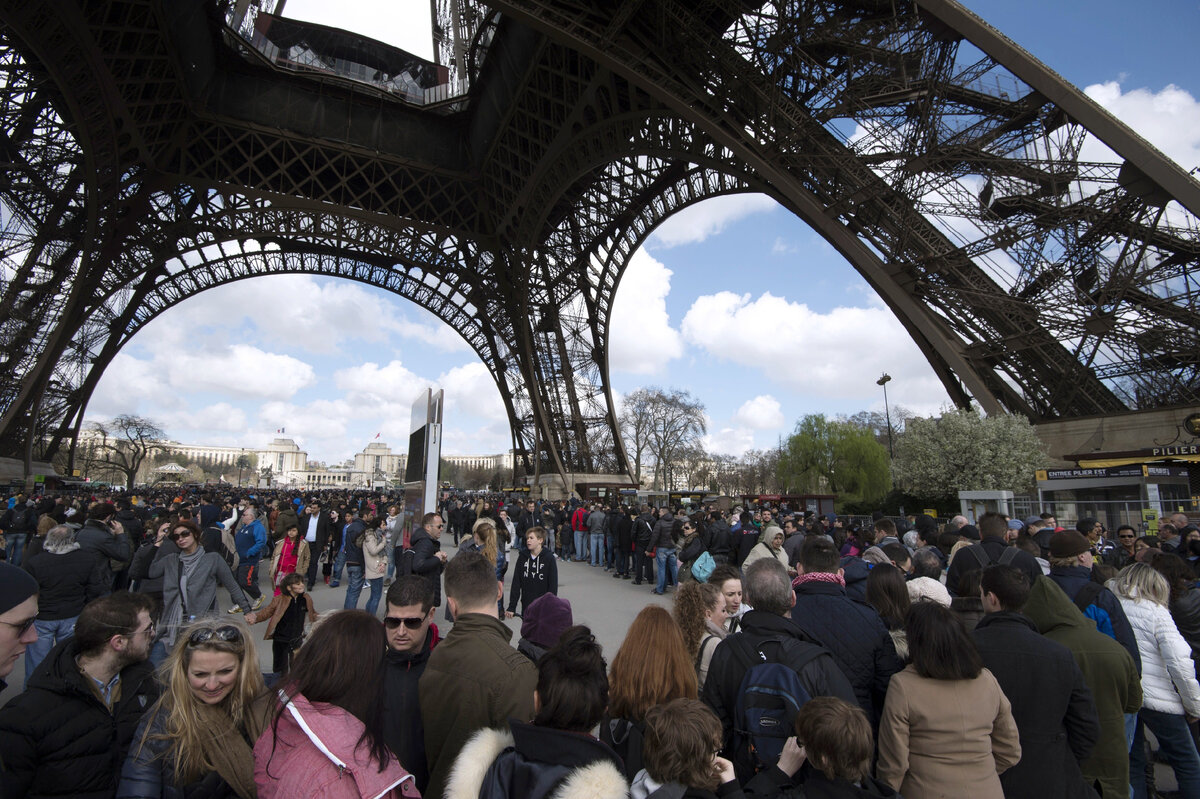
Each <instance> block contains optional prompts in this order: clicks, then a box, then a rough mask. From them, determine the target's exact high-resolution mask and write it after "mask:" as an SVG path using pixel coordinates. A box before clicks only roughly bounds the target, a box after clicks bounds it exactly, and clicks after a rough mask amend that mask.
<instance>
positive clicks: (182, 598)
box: [159, 548, 204, 650]
mask: <svg viewBox="0 0 1200 799" xmlns="http://www.w3.org/2000/svg"><path fill="white" fill-rule="evenodd" d="M202 557H204V549H203V548H197V549H196V551H195V552H193V553H192V554H191V555H185V554H183V553H182V552H180V553H179V592H178V593H177V594H176V595H175V596H172V597H171V598H170V599H167V598H166V592H164V597H163V598H164V599H166V605H165V606H164V607H163V613H162V633H161V634H160V635H159V639H160V640H161V641H162V642H163V643H164V644H166V646H167V649H168V650H170V649H172V648H173V647H174V646H175V635H176V634H177V633H178V632H179V627H180V626H181V625H182V624H183V623H184V622H185V621H186V619H184V618H183V616H184V610H185V607H186V605H187V589H188V578H189V577H190V576H191V575H192V574H194V573H195V571H196V566H197V565H198V564H199V563H200V558H202ZM187 612H188V614H189V615H196V609H195V608H188V609H187Z"/></svg>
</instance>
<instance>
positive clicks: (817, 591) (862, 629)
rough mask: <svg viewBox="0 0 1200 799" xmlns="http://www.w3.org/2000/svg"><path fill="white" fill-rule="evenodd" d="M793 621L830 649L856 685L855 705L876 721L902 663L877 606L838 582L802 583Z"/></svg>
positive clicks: (799, 586)
mask: <svg viewBox="0 0 1200 799" xmlns="http://www.w3.org/2000/svg"><path fill="white" fill-rule="evenodd" d="M792 623H793V624H795V625H796V626H797V627H799V628H800V629H801V630H803V631H804V632H805V633H807V634H808V636H809V637H811V638H812V639H813V640H814V641H817V642H818V643H820V644H821V646H823V647H825V648H826V649H828V650H829V653H830V654H831V655H833V659H834V661H836V662H837V664H838V667H839V668H840V669H841V670H842V672H843V673H844V674H845V675H846V678H847V679H849V680H850V684H851V685H852V686H854V695H855V696H856V697H857V698H858V706H859V707H861V708H862V709H863V710H864V711H865V712H866V714H867V718H869V719H871V723H872V725H874V724H875V723H877V722H878V720H879V714H880V713H882V712H883V699H884V697H885V696H887V687H888V681H889V680H891V679H892V675H893V674H895V673H896V672H898V671H900V670H901V669H902V668H904V661H902V660H901V659H900V658H899V656H897V655H896V646H895V644H893V643H892V636H891V635H889V634H888V629H887V625H886V624H884V623H883V619H881V618H879V614H878V613H876V612H875V609H874V608H873V607H871V606H870V605H868V604H866V603H865V602H855V601H854V600H852V599H850V598H849V597H847V596H846V589H845V588H843V587H842V586H840V585H837V584H836V583H821V582H811V583H800V584H799V585H798V586H796V606H795V607H793V608H792Z"/></svg>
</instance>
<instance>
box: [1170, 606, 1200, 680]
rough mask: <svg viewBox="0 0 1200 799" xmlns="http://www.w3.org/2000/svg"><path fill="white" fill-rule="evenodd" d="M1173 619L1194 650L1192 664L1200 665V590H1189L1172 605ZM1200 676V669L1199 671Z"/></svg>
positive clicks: (1184, 638)
mask: <svg viewBox="0 0 1200 799" xmlns="http://www.w3.org/2000/svg"><path fill="white" fill-rule="evenodd" d="M1171 618H1172V619H1174V620H1175V626H1176V627H1177V628H1179V634H1180V635H1182V636H1183V640H1185V641H1187V642H1188V646H1190V647H1191V648H1192V662H1193V663H1196V664H1200V589H1196V588H1189V589H1188V590H1187V591H1185V592H1184V593H1183V595H1182V596H1180V597H1178V598H1176V599H1175V601H1174V602H1172V603H1171ZM1197 674H1200V668H1198V669H1197Z"/></svg>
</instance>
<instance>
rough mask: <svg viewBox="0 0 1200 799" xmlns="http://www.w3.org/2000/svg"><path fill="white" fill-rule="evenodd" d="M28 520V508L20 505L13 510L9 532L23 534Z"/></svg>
mask: <svg viewBox="0 0 1200 799" xmlns="http://www.w3.org/2000/svg"><path fill="white" fill-rule="evenodd" d="M28 518H29V506H27V505H20V506H18V507H15V508H13V512H12V524H11V525H10V526H9V530H10V531H11V532H14V533H23V532H25V522H26V520H27V519H28Z"/></svg>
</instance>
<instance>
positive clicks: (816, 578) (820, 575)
mask: <svg viewBox="0 0 1200 799" xmlns="http://www.w3.org/2000/svg"><path fill="white" fill-rule="evenodd" d="M804 583H836V584H837V585H840V586H841V587H842V588H845V587H846V578H845V577H843V576H842V575H840V574H833V573H830V572H806V573H804V574H797V575H796V579H795V580H792V588H796V587H797V586H800V585H802V584H804Z"/></svg>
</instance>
